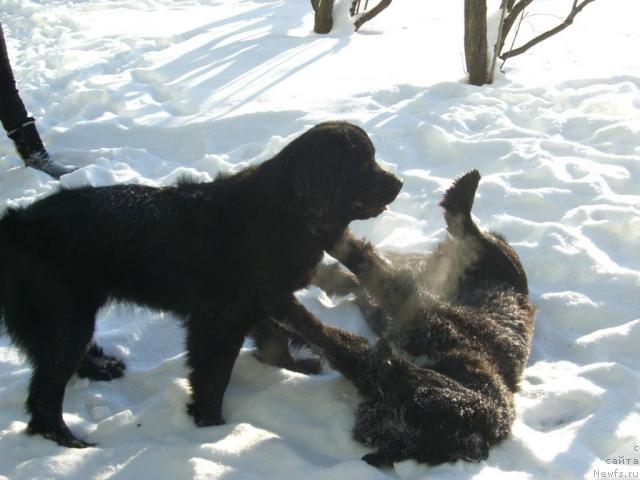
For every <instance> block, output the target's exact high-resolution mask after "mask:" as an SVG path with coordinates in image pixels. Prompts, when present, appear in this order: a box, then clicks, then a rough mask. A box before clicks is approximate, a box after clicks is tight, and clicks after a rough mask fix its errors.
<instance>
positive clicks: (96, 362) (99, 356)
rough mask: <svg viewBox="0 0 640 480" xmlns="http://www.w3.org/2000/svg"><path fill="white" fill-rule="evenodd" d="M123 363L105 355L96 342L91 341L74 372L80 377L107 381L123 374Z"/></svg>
mask: <svg viewBox="0 0 640 480" xmlns="http://www.w3.org/2000/svg"><path fill="white" fill-rule="evenodd" d="M124 370H125V364H124V363H123V362H122V361H120V360H118V359H117V358H115V357H112V356H110V355H105V353H104V351H103V350H102V348H101V347H100V346H98V345H97V344H96V343H91V345H89V348H88V349H87V351H86V352H85V354H84V356H83V357H82V360H81V361H80V365H78V368H77V370H76V373H77V374H78V376H79V377H80V378H89V379H91V380H102V381H106V382H108V381H109V380H113V379H114V378H120V377H122V376H123V375H124Z"/></svg>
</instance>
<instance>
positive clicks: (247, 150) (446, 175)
mask: <svg viewBox="0 0 640 480" xmlns="http://www.w3.org/2000/svg"><path fill="white" fill-rule="evenodd" d="M462 3H463V2H434V1H425V0H422V1H418V0H414V1H410V0H403V1H400V0H398V1H396V2H394V3H393V4H392V5H391V6H390V7H389V9H388V10H387V11H385V12H384V13H383V14H382V15H381V16H380V17H378V18H377V19H375V20H374V21H372V22H370V23H368V24H367V25H366V26H365V27H363V29H362V30H361V32H360V33H359V34H354V33H352V32H351V31H350V29H349V28H348V25H346V18H345V16H344V13H342V14H341V16H339V18H338V25H337V28H336V31H335V32H334V33H333V34H331V35H329V36H324V37H320V36H317V35H314V34H313V33H311V26H312V21H313V20H312V17H311V15H310V7H309V2H308V0H288V1H284V0H242V1H241V0H85V1H81V2H79V1H71V0H46V1H45V0H41V1H34V0H0V18H1V21H2V23H3V26H4V29H5V34H6V36H7V38H8V42H9V49H10V54H11V56H12V59H13V64H14V69H15V73H16V77H17V80H18V83H19V85H20V88H21V93H22V96H23V99H24V100H25V103H26V104H27V105H28V108H29V109H30V110H31V111H32V112H33V114H34V115H35V116H36V117H37V118H38V121H39V127H40V130H41V132H42V133H43V137H44V140H45V143H46V145H47V147H48V149H49V150H50V152H51V153H52V154H53V156H55V157H56V158H57V159H59V160H62V161H65V162H68V163H73V164H75V165H78V166H81V167H83V168H81V169H80V170H78V171H77V172H75V173H73V174H70V175H68V176H66V177H64V178H63V179H62V182H61V183H62V184H63V185H64V186H74V185H82V184H93V185H108V184H114V183H125V182H134V183H147V184H158V185H160V184H168V183H171V182H173V181H174V180H175V179H176V178H177V177H179V176H180V175H182V174H184V173H190V174H192V175H195V176H199V177H200V178H202V179H209V178H212V177H214V176H215V175H216V174H217V173H218V172H220V171H229V170H231V171H235V170H238V169H240V168H241V167H243V166H246V165H247V164H250V163H254V162H260V161H262V160H264V159H266V158H269V157H270V156H271V155H273V154H274V153H275V152H277V151H278V150H279V149H280V148H282V146H284V145H285V144H286V143H287V142H288V141H290V140H291V139H292V138H294V137H295V136H296V135H298V134H300V133H301V132H302V131H304V130H305V129H306V128H308V127H309V126H311V125H313V124H315V123H317V122H319V121H323V120H327V119H334V118H339V119H345V120H349V121H352V122H355V123H357V124H359V125H361V126H363V127H364V128H365V129H366V130H367V131H368V132H369V134H370V135H371V137H372V139H373V141H374V143H375V144H376V147H377V150H378V157H379V160H380V161H381V162H382V163H383V164H385V165H386V166H387V167H388V168H390V169H392V170H394V171H395V172H397V173H398V174H399V175H400V176H401V177H402V178H403V180H404V182H405V186H404V190H403V193H401V195H400V197H399V198H398V199H397V200H396V201H395V202H394V203H393V205H392V206H391V210H390V211H388V212H386V213H384V214H383V215H382V216H380V217H379V218H377V219H375V220H369V221H367V222H358V223H357V224H355V225H354V226H353V228H354V230H355V231H356V232H357V233H358V234H360V235H366V236H367V237H368V238H369V239H371V240H372V241H373V242H374V243H375V244H377V245H379V246H383V247H390V248H395V249H401V250H407V251H422V250H425V249H428V248H430V247H431V246H433V244H434V243H435V242H437V241H438V240H439V239H441V238H443V235H444V230H443V221H442V219H441V214H440V212H439V209H438V208H437V202H438V201H439V199H440V196H441V194H442V193H443V191H444V189H445V188H446V187H447V186H448V185H449V184H450V182H451V180H452V178H454V177H455V176H457V175H459V174H461V173H463V172H465V171H467V170H469V169H472V168H478V169H479V170H480V171H481V173H482V174H483V180H482V182H481V184H480V187H479V195H478V198H477V200H476V206H475V209H474V214H475V216H476V218H477V219H478V221H479V222H480V224H481V225H482V226H483V227H486V228H491V229H495V230H498V231H500V232H502V233H504V234H505V235H506V236H507V238H508V239H509V240H510V241H511V242H512V243H513V245H514V246H515V248H516V249H517V251H518V253H519V254H520V255H521V257H522V260H523V263H524V265H525V267H526V269H527V272H528V274H529V283H530V287H531V294H532V298H533V301H534V303H535V304H536V305H537V306H538V308H539V311H538V315H537V329H536V334H535V338H534V341H533V348H532V354H531V359H530V366H529V368H528V369H527V371H526V374H525V377H524V379H523V381H522V391H521V393H520V394H519V395H518V398H517V403H518V412H519V416H518V419H517V421H516V423H515V426H514V429H513V435H512V437H511V439H510V440H508V441H507V442H505V443H504V444H502V445H500V446H499V447H497V448H495V449H494V450H492V452H491V455H490V457H489V459H488V460H487V461H486V462H483V463H480V464H470V463H464V462H458V463H456V464H447V465H442V466H438V467H427V466H424V465H418V464H416V463H415V462H413V461H406V462H402V463H399V464H396V465H395V466H394V468H393V469H387V470H382V471H380V470H376V469H374V468H373V467H370V466H368V465H366V464H365V463H364V462H362V461H360V460H359V458H360V456H361V455H363V454H364V453H366V450H365V449H364V448H363V447H362V446H361V445H359V444H357V443H356V442H354V441H353V440H352V439H351V435H350V427H351V423H352V421H353V415H354V408H355V406H356V405H357V403H358V397H357V394H356V392H355V389H354V388H353V387H352V386H351V385H350V384H349V383H348V382H346V381H345V380H343V379H342V378H341V377H340V376H339V375H337V374H336V373H335V372H332V371H330V370H328V369H327V371H326V372H325V373H324V374H322V375H320V376H315V377H307V376H304V375H299V374H295V373H290V372H287V371H283V370H278V369H275V368H272V367H267V366H264V365H262V364H260V363H258V362H257V361H256V360H255V359H254V358H253V357H252V355H251V353H250V352H251V345H250V344H249V342H247V345H246V348H245V349H244V350H243V352H242V353H241V355H240V357H239V359H238V362H237V364H236V367H235V369H234V371H233V377H232V380H231V384H230V386H229V389H228V391H227V395H226V400H225V402H226V403H225V406H224V414H225V417H226V419H227V422H228V423H227V425H226V426H223V427H216V428H206V429H197V428H195V426H194V425H193V424H192V422H191V421H190V418H189V417H188V416H187V414H186V412H185V403H186V401H187V397H188V388H187V383H186V380H185V377H186V368H185V365H184V359H185V357H184V353H183V345H182V335H183V334H182V332H181V330H180V329H179V327H178V324H177V322H176V321H175V319H174V318H172V317H171V315H168V314H164V313H160V312H152V311H148V310H145V309H141V308H138V307H123V306H113V307H110V308H107V309H105V310H104V311H103V312H102V314H101V319H100V321H99V327H98V334H97V336H98V339H99V341H100V343H101V344H102V345H104V346H105V349H106V350H107V351H108V352H109V353H111V354H115V355H117V356H119V357H122V358H123V359H124V360H125V361H126V362H127V365H128V370H127V374H126V376H125V377H124V378H123V379H120V380H117V381H113V382H111V383H99V382H88V381H86V380H80V379H73V380H72V381H71V382H70V384H69V386H68V388H67V395H66V399H65V407H64V411H65V420H66V422H67V423H68V424H69V425H70V426H71V428H72V430H73V431H74V432H76V434H78V435H79V436H80V437H82V438H87V439H88V440H90V441H93V442H97V443H98V446H97V447H96V448H88V449H84V450H69V449H64V448H60V447H58V446H57V445H55V444H54V443H52V442H50V441H46V440H44V439H42V438H39V437H35V438H34V437H28V436H26V435H24V434H23V430H24V428H25V426H26V421H27V416H26V415H25V413H24V407H23V402H24V399H25V395H26V389H27V385H28V380H29V375H30V369H29V366H28V364H27V363H26V362H25V359H24V358H23V357H22V356H21V355H20V354H19V352H18V351H17V350H16V349H15V348H14V347H12V346H11V345H10V344H9V341H8V339H7V338H6V337H2V338H0V479H3V480H4V478H5V477H6V478H9V479H11V480H14V479H15V480H17V479H32V478H65V479H89V478H91V479H94V478H95V479H106V478H114V479H115V478H117V479H140V478H158V479H165V478H166V479H172V480H179V479H192V478H193V479H205V478H207V479H209V478H224V479H254V478H256V479H258V478H259V479H289V478H305V479H307V478H309V479H322V480H328V479H350V480H358V479H367V480H368V479H387V478H401V479H419V478H430V479H438V478H442V479H450V478H461V479H470V478H474V479H492V480H494V479H509V480H511V479H528V478H536V479H538V478H540V479H544V478H553V479H576V478H600V477H604V478H610V477H613V476H615V477H616V478H621V477H619V475H620V474H624V475H625V476H627V477H625V478H637V477H638V476H640V473H638V472H639V471H640V468H639V466H638V465H633V464H634V463H635V462H639V461H640V451H639V450H640V415H639V403H638V402H639V398H640V371H639V369H638V364H639V361H640V353H639V349H638V345H639V344H640V300H639V299H640V255H639V254H638V251H639V247H638V246H639V244H640V187H639V185H640V62H638V48H640V30H639V29H638V27H637V19H638V16H639V15H640V4H639V3H638V1H637V0H617V1H616V2H611V1H609V2H607V1H605V0H600V1H597V2H594V3H593V4H591V5H589V6H588V7H587V8H586V9H585V10H584V12H583V13H582V14H580V15H579V16H578V17H577V19H576V22H575V24H574V25H573V26H571V27H570V28H568V29H567V30H565V31H564V32H563V33H562V34H560V35H558V36H557V37H555V38H553V39H551V40H549V41H547V42H544V43H542V44H540V45H539V46H538V47H536V48H534V49H533V50H531V51H530V52H529V53H527V54H525V55H523V56H521V57H517V58H515V59H513V60H510V61H509V62H507V64H506V67H505V68H506V75H502V74H499V75H498V78H497V80H496V82H495V84H494V85H493V86H487V87H483V88H478V87H472V86H469V85H466V84H465V83H464V81H463V78H464V71H463V65H464V59H463V56H462V49H461V46H462V25H461V24H462ZM492 3H493V5H492V7H494V8H495V6H496V5H495V3H496V2H492ZM570 3H571V2H568V1H564V2H560V1H558V0H555V1H552V0H537V1H536V2H534V5H536V4H537V5H539V6H538V7H537V11H538V12H539V13H540V15H537V16H531V17H530V18H529V20H528V21H527V23H526V24H525V25H524V26H523V28H522V30H521V32H522V35H531V34H532V33H535V31H540V30H541V29H544V28H545V27H546V26H548V25H552V24H555V23H556V22H557V21H558V18H557V17H554V16H550V15H548V14H549V13H553V14H554V15H562V13H563V11H567V10H568V8H569V6H570ZM340 8H341V9H342V10H341V11H342V12H343V11H344V2H343V4H342V6H340V5H339V9H340ZM20 165H21V163H20V162H19V160H18V159H17V157H16V155H15V153H14V152H13V150H12V146H11V144H10V142H9V141H8V140H3V141H0V205H1V208H2V209H4V208H6V207H7V206H15V205H23V204H28V203H30V202H32V201H34V200H35V199H37V198H40V197H42V196H45V195H48V194H50V193H51V192H53V191H55V190H56V189H57V188H59V182H56V181H53V180H51V179H50V178H48V177H47V176H46V175H44V174H41V173H39V172H36V171H33V170H30V169H25V168H21V167H20ZM634 252H635V253H634ZM300 297H301V298H302V299H303V301H304V302H305V304H306V305H307V306H308V307H309V308H310V309H311V310H312V311H313V312H314V313H316V314H317V315H318V316H319V317H320V318H321V319H322V320H323V321H325V322H327V323H330V324H333V325H339V326H342V327H344V328H349V329H352V330H356V331H359V332H361V333H363V334H365V335H370V332H368V331H367V330H366V328H365V326H364V324H363V322H362V319H361V317H360V315H359V313H358V312H357V309H356V308H355V307H354V305H353V304H352V303H351V302H350V301H349V299H344V298H332V299H330V298H327V297H326V296H325V295H324V294H323V293H321V292H320V291H319V290H317V289H314V288H311V289H309V290H307V291H303V292H301V293H300ZM620 462H623V464H621V463H620Z"/></svg>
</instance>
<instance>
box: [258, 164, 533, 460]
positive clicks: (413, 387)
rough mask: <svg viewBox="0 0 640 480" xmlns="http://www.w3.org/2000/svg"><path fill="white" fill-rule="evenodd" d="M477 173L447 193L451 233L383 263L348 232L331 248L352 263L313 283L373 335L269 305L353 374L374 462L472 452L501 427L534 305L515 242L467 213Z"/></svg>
mask: <svg viewBox="0 0 640 480" xmlns="http://www.w3.org/2000/svg"><path fill="white" fill-rule="evenodd" d="M479 180H480V174H479V173H478V172H477V171H476V170H474V171H472V172H469V173H468V174H466V175H465V176H463V177H461V178H460V179H458V180H457V181H456V182H455V183H454V185H453V186H452V187H451V188H450V189H449V191H447V193H446V194H445V196H444V199H443V200H442V202H441V206H442V207H444V210H445V219H446V222H447V227H448V231H449V233H450V234H451V237H450V238H449V239H447V240H446V241H444V242H442V243H441V244H440V245H439V246H438V247H437V248H436V250H435V251H434V252H433V253H431V254H428V255H399V254H397V255H389V258H390V263H389V262H387V261H386V260H385V259H383V258H382V257H380V256H379V255H378V254H377V253H376V252H375V250H374V249H373V247H372V246H371V245H368V244H366V243H363V242H362V241H360V240H357V239H355V238H353V237H352V236H351V235H350V234H349V233H347V234H346V235H345V236H344V237H343V238H342V240H341V241H340V242H338V245H337V246H336V247H335V248H333V250H332V251H331V252H330V253H331V254H332V255H333V256H334V257H335V258H337V259H338V260H339V261H340V262H341V263H342V264H343V265H344V266H346V267H347V268H348V269H349V270H350V271H351V272H352V274H353V275H352V274H349V273H347V272H345V271H344V270H342V269H340V268H339V267H338V266H337V265H336V266H334V267H324V268H322V269H321V270H320V271H319V273H318V275H317V278H316V284H317V285H319V286H320V287H321V288H323V289H325V290H326V291H327V292H328V293H338V294H346V293H349V292H354V293H356V298H357V300H356V301H357V303H358V305H359V306H360V308H361V310H362V313H363V315H364V317H365V318H366V320H367V322H368V323H369V325H370V326H371V327H372V329H373V330H374V331H375V332H376V333H377V334H378V335H379V336H380V340H379V341H378V343H377V344H376V345H375V346H373V347H372V346H370V345H369V344H368V343H367V341H366V340H365V339H364V338H362V337H360V336H358V335H355V334H353V333H349V332H345V331H342V330H339V329H336V328H332V327H328V326H325V325H323V324H322V323H321V322H319V321H318V320H317V319H315V318H314V317H313V316H312V315H311V314H309V313H308V312H307V311H306V310H302V309H300V308H297V309H295V310H289V311H286V312H284V311H280V312H277V311H272V312H270V313H271V317H272V318H273V319H275V320H276V321H277V323H279V324H280V325H281V326H283V327H285V328H288V329H289V330H291V331H292V332H295V333H296V334H298V335H301V336H302V337H304V339H305V340H306V341H307V342H308V343H309V344H310V345H311V346H312V348H314V350H316V351H317V352H318V353H320V354H322V355H324V356H325V357H326V358H327V359H328V361H329V362H330V363H331V365H332V366H333V367H334V368H335V369H336V370H338V371H339V372H341V373H342V374H343V375H344V376H345V377H347V378H349V379H350V380H351V381H353V382H354V384H355V385H356V386H357V388H358V390H359V391H360V393H361V395H362V396H363V397H364V399H363V401H362V403H361V404H360V406H359V408H358V411H357V413H356V423H355V426H354V430H353V435H354V438H356V439H357V440H359V441H360V442H362V443H364V444H365V445H367V446H369V447H371V448H373V449H375V452H374V453H371V454H368V455H366V456H365V457H364V460H366V461H367V462H369V463H371V464H373V465H378V466H379V465H384V464H389V463H391V462H397V461H401V460H404V459H409V458H412V459H415V460H418V461H421V462H426V463H431V464H438V463H442V462H449V461H455V460H458V459H464V460H470V461H480V460H483V459H485V458H487V456H488V452H489V447H490V446H492V445H495V444H497V443H498V442H500V441H502V440H503V439H505V438H506V437H507V435H508V434H509V431H510V429H511V424H512V422H513V420H514V405H513V396H514V393H515V392H516V391H517V389H518V381H519V379H520V376H521V374H522V371H523V369H524V367H525V364H526V362H527V357H528V353H529V345H530V341H531V335H532V331H533V316H534V307H533V306H532V305H531V303H529V300H528V298H527V294H528V287H527V277H526V275H525V272H524V270H523V268H522V265H521V263H520V261H519V259H518V256H517V255H516V253H515V251H514V250H513V249H512V248H511V247H510V246H509V245H508V243H507V242H506V241H505V240H504V238H503V237H501V236H500V235H498V234H496V233H492V232H481V231H480V230H479V229H478V227H477V226H476V225H475V223H474V222H473V220H472V218H471V207H472V205H473V199H474V195H475V191H476V188H477V186H478V182H479ZM354 275H355V277H354Z"/></svg>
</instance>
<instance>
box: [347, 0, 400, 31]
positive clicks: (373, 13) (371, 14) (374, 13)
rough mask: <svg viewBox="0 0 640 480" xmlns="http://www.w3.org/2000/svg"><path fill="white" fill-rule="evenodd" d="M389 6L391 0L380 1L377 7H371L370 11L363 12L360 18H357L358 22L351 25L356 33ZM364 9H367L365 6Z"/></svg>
mask: <svg viewBox="0 0 640 480" xmlns="http://www.w3.org/2000/svg"><path fill="white" fill-rule="evenodd" d="M367 3H368V2H367ZM389 5H391V0H382V1H381V2H380V3H379V4H378V5H376V6H375V7H373V8H372V9H371V10H369V11H368V12H364V13H363V14H362V16H361V17H360V18H358V20H356V21H355V22H354V24H353V25H354V27H355V29H356V32H357V31H358V30H359V29H360V27H361V26H362V25H364V24H365V23H367V22H368V21H369V20H371V19H373V17H375V16H377V15H378V14H379V13H380V12H382V11H383V10H384V9H385V8H387V7H388V6H389ZM365 8H367V6H366V4H365Z"/></svg>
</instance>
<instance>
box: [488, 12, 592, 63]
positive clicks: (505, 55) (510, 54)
mask: <svg viewBox="0 0 640 480" xmlns="http://www.w3.org/2000/svg"><path fill="white" fill-rule="evenodd" d="M594 1H595V0H583V2H582V3H580V4H578V0H574V1H573V7H571V12H570V13H569V15H568V16H567V18H565V20H564V22H562V23H561V24H560V25H558V26H557V27H555V28H552V29H551V30H548V31H546V32H544V33H542V34H540V35H538V36H537V37H535V38H534V39H532V40H530V41H529V42H527V43H525V44H524V45H522V46H521V47H518V48H514V49H513V50H509V51H508V52H506V53H503V54H501V55H500V58H501V59H502V60H506V59H507V58H511V57H515V56H516V55H520V54H522V53H524V52H526V51H527V50H529V49H530V48H531V47H533V46H535V45H537V44H538V43H540V42H542V41H543V40H546V39H547V38H549V37H551V36H553V35H555V34H556V33H559V32H561V31H562V30H564V29H565V28H567V27H568V26H569V25H571V24H572V23H573V19H574V18H575V17H576V15H578V13H580V12H581V11H582V9H583V8H584V7H586V6H587V5H588V4H590V3H591V2H594Z"/></svg>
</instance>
